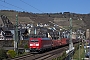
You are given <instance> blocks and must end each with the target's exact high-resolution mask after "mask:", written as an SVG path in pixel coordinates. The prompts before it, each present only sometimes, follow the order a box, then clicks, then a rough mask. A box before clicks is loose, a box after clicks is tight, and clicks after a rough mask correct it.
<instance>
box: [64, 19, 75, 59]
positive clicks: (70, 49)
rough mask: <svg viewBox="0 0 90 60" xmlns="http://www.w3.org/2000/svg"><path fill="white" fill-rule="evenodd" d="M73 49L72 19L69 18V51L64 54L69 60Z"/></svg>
mask: <svg viewBox="0 0 90 60" xmlns="http://www.w3.org/2000/svg"><path fill="white" fill-rule="evenodd" d="M73 50H74V47H73V42H72V18H70V40H69V50H67V51H66V54H68V56H69V60H71V55H72V53H73Z"/></svg>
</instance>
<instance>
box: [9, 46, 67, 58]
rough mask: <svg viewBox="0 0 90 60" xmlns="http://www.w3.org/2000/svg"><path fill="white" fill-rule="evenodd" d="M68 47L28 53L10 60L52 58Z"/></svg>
mask: <svg viewBox="0 0 90 60" xmlns="http://www.w3.org/2000/svg"><path fill="white" fill-rule="evenodd" d="M67 48H68V46H66V47H62V48H59V49H55V50H52V51H48V52H44V53H42V54H31V53H29V54H27V55H23V56H19V57H16V58H14V59H8V60H52V59H53V58H55V57H58V56H60V55H61V54H62V52H63V51H65V50H66V49H67Z"/></svg>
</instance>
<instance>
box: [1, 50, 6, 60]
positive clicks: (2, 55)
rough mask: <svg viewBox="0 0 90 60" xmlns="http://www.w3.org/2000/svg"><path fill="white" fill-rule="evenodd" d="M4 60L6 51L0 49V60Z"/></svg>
mask: <svg viewBox="0 0 90 60" xmlns="http://www.w3.org/2000/svg"><path fill="white" fill-rule="evenodd" d="M6 58H7V54H6V51H5V50H4V49H0V60H2V59H6Z"/></svg>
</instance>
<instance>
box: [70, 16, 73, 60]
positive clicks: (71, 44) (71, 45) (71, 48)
mask: <svg viewBox="0 0 90 60" xmlns="http://www.w3.org/2000/svg"><path fill="white" fill-rule="evenodd" d="M72 50H73V42H72V18H70V40H69V53H70V52H71V51H72ZM69 60H71V53H70V55H69Z"/></svg>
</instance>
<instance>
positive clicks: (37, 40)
mask: <svg viewBox="0 0 90 60" xmlns="http://www.w3.org/2000/svg"><path fill="white" fill-rule="evenodd" d="M30 42H38V40H31V41H30Z"/></svg>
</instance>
